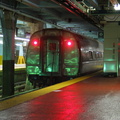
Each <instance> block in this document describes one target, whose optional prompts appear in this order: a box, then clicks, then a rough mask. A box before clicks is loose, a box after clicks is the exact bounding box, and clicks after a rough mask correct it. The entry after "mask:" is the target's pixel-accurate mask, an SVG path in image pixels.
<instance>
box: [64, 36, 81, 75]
mask: <svg viewBox="0 0 120 120" xmlns="http://www.w3.org/2000/svg"><path fill="white" fill-rule="evenodd" d="M63 57H64V58H63V60H64V61H63V62H64V64H63V68H64V69H63V73H64V75H76V74H77V73H78V67H79V49H78V46H77V42H76V40H75V39H74V38H73V37H70V38H64V40H63Z"/></svg>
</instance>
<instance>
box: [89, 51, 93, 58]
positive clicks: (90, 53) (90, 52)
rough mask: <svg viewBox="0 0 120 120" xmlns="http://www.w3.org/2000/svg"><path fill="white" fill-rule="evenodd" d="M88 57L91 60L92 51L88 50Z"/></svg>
mask: <svg viewBox="0 0 120 120" xmlns="http://www.w3.org/2000/svg"><path fill="white" fill-rule="evenodd" d="M89 59H90V60H93V53H92V51H89Z"/></svg>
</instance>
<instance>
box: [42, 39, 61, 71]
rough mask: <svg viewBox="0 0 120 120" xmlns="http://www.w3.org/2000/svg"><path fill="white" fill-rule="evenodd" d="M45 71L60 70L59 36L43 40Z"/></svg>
mask: <svg viewBox="0 0 120 120" xmlns="http://www.w3.org/2000/svg"><path fill="white" fill-rule="evenodd" d="M43 45H44V47H43V50H44V52H43V54H44V55H43V61H44V64H43V65H44V66H43V69H44V72H59V41H58V39H57V38H52V37H48V38H47V39H44V40H43Z"/></svg>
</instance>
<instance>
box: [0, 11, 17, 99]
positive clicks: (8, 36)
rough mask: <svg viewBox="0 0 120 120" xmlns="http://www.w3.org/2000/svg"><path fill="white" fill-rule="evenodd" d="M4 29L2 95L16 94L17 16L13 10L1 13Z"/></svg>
mask: <svg viewBox="0 0 120 120" xmlns="http://www.w3.org/2000/svg"><path fill="white" fill-rule="evenodd" d="M1 21H2V30H3V80H2V87H3V90H2V91H3V92H2V96H3V97H7V96H10V95H13V94H14V51H15V39H14V37H15V27H16V18H15V15H14V13H13V12H10V11H7V10H5V11H3V12H2V14H1Z"/></svg>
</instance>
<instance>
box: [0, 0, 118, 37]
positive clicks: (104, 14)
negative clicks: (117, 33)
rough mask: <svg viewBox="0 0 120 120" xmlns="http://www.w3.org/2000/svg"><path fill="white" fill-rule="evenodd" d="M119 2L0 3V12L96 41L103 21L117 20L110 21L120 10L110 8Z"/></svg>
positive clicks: (0, 0) (37, 0) (25, 0)
mask: <svg viewBox="0 0 120 120" xmlns="http://www.w3.org/2000/svg"><path fill="white" fill-rule="evenodd" d="M119 2H120V0H0V9H1V10H10V11H13V12H14V13H16V14H17V15H18V17H19V18H22V19H24V20H25V21H28V20H29V21H31V22H37V21H41V22H44V23H48V24H51V25H53V26H54V27H58V28H64V29H67V30H71V31H74V32H77V33H80V34H84V35H88V36H91V37H93V38H98V35H99V33H100V35H101V33H102V32H103V28H104V24H105V22H106V19H107V21H115V20H117V19H115V20H114V19H111V18H113V17H114V16H113V15H116V14H117V16H116V17H115V18H118V14H119V11H118V12H116V11H115V10H114V8H113V6H114V5H115V4H118V3H119ZM108 15H109V17H108ZM28 18H29V19H28ZM105 18H106V19H105ZM109 18H110V19H109ZM100 37H103V36H102V35H101V36H100Z"/></svg>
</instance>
